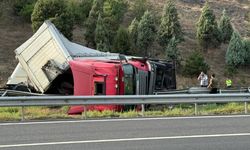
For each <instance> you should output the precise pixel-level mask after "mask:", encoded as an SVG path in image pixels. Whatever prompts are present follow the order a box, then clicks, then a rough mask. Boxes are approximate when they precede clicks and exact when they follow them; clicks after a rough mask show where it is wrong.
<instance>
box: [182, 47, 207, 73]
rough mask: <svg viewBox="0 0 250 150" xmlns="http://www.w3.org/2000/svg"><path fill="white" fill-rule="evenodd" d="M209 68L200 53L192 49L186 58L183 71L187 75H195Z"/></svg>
mask: <svg viewBox="0 0 250 150" xmlns="http://www.w3.org/2000/svg"><path fill="white" fill-rule="evenodd" d="M209 68H210V67H209V65H208V64H207V63H206V62H205V59H204V57H203V56H202V55H201V53H200V52H198V51H194V52H192V54H191V55H190V56H189V57H188V59H187V60H186V63H185V65H184V70H183V72H184V74H185V75H187V76H195V75H197V74H199V73H200V72H201V71H204V72H207V71H208V70H209Z"/></svg>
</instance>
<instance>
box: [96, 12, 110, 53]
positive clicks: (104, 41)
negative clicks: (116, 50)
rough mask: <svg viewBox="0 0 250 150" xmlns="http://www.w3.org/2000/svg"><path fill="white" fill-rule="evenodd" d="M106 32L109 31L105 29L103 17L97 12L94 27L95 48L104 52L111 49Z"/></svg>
mask: <svg viewBox="0 0 250 150" xmlns="http://www.w3.org/2000/svg"><path fill="white" fill-rule="evenodd" d="M108 34H109V32H108V31H107V30H106V27H105V24H104V21H103V18H102V16H101V14H99V17H98V20H97V24H96V29H95V43H96V49H97V50H100V51H105V52H107V51H110V50H111V48H110V47H111V46H110V42H109V40H108V38H107V36H108Z"/></svg>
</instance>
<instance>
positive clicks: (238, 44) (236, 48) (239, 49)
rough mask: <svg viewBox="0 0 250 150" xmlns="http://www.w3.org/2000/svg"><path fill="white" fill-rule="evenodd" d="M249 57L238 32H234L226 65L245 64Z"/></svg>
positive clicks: (228, 49)
mask: <svg viewBox="0 0 250 150" xmlns="http://www.w3.org/2000/svg"><path fill="white" fill-rule="evenodd" d="M246 56H247V51H246V47H245V45H244V43H243V41H242V39H241V36H240V34H239V33H238V31H234V32H233V34H232V38H231V40H230V42H229V46H228V48H227V53H226V63H227V64H228V65H231V66H235V67H236V66H238V65H242V64H245V60H246Z"/></svg>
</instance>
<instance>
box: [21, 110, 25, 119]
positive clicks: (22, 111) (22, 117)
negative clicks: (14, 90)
mask: <svg viewBox="0 0 250 150" xmlns="http://www.w3.org/2000/svg"><path fill="white" fill-rule="evenodd" d="M24 113H25V112H24V107H23V106H22V108H21V121H25V117H24V115H25V114H24Z"/></svg>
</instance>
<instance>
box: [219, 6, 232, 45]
mask: <svg viewBox="0 0 250 150" xmlns="http://www.w3.org/2000/svg"><path fill="white" fill-rule="evenodd" d="M219 30H220V40H221V42H223V43H226V42H229V41H230V39H231V36H232V33H233V27H232V24H231V19H230V17H229V16H228V15H227V14H226V10H225V9H224V10H223V13H222V16H221V18H220V21H219Z"/></svg>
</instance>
